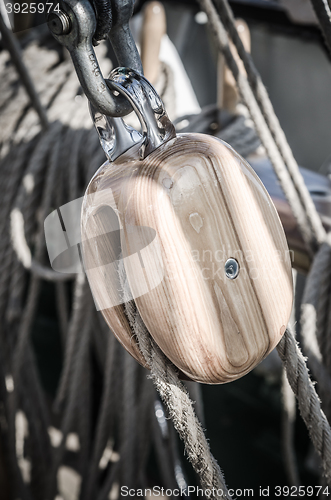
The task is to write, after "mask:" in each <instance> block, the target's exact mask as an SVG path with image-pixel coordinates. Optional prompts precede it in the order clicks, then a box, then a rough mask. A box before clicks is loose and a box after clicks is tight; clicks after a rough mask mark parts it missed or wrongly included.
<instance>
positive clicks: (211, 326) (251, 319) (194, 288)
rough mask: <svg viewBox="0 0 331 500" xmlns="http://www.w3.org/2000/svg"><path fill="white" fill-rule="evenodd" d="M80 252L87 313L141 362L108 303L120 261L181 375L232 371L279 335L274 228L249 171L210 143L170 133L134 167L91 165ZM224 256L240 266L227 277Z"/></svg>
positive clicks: (282, 256) (219, 379) (286, 273)
mask: <svg viewBox="0 0 331 500" xmlns="http://www.w3.org/2000/svg"><path fill="white" fill-rule="evenodd" d="M115 233H116V237H115ZM110 235H112V236H110ZM82 248H83V255H84V262H85V267H86V271H87V275H88V278H89V282H90V285H91V288H92V292H93V295H94V298H95V300H96V303H97V306H98V307H99V308H100V309H101V310H102V313H103V315H104V317H105V319H106V321H107V323H108V324H109V326H110V328H111V329H112V330H113V331H114V333H115V335H116V336H117V338H118V339H119V340H120V341H121V342H122V344H123V345H124V347H125V348H126V349H127V350H128V351H129V352H130V353H131V354H132V355H133V356H134V357H135V358H136V359H137V360H138V361H140V362H141V363H142V364H143V360H142V357H141V355H140V353H139V349H138V346H137V342H136V339H135V337H134V336H133V334H132V331H131V328H130V325H129V324H128V321H127V319H126V316H125V314H124V306H123V304H121V303H116V302H120V297H121V291H120V286H119V280H118V271H117V270H116V269H117V268H116V265H117V266H118V262H119V259H121V258H122V259H123V262H124V266H125V271H126V275H127V279H128V282H129V285H130V289H131V293H132V295H133V297H134V300H135V303H136V306H137V308H138V310H139V312H140V315H141V317H142V319H143V321H144V323H145V325H146V326H147V328H148V330H149V332H150V334H151V335H152V337H153V338H154V339H155V341H156V342H157V344H158V345H159V346H160V348H161V349H162V351H163V352H164V353H165V354H166V356H167V357H168V358H169V359H170V360H171V361H172V362H173V363H174V364H175V365H176V366H177V367H178V368H179V369H180V370H181V371H182V372H183V373H184V374H185V375H187V376H188V377H190V378H191V379H193V380H196V381H199V382H204V383H224V382H229V381H231V380H234V379H236V378H238V377H241V376H243V375H244V374H246V373H248V372H249V371H250V370H251V369H252V368H253V367H254V366H256V365H257V364H258V363H259V362H260V361H261V360H262V359H263V358H264V357H265V356H266V355H267V354H268V353H269V352H270V351H271V350H272V349H273V348H274V347H275V346H276V345H277V343H278V342H279V340H280V339H281V336H282V335H283V333H284V331H285V328H286V325H287V322H288V319H289V316H290V312H291V308H292V275H291V262H290V258H289V252H288V247H287V243H286V238H285V234H284V231H283V228H282V225H281V222H280V220H279V217H278V214H277V211H276V209H275V207H274V205H273V203H272V201H271V199H270V197H269V195H268V193H267V191H266V189H265V188H264V186H263V185H262V183H261V181H260V180H259V178H258V177H257V175H256V174H255V173H254V171H253V170H252V169H251V167H249V165H248V164H247V163H246V162H245V161H244V160H243V159H242V158H241V157H239V155H237V154H236V153H235V152H234V151H233V150H232V148H230V147H229V146H228V145H226V144H225V143H223V142H222V141H220V140H218V139H216V138H213V137H210V136H206V135H201V134H182V135H178V136H177V137H176V138H175V139H172V140H171V141H169V142H167V143H165V144H163V145H162V146H161V147H159V148H158V149H157V150H155V151H154V152H153V153H151V154H150V155H149V156H148V157H147V158H146V159H145V160H144V161H139V160H137V152H136V151H135V150H134V149H132V150H130V152H129V153H127V154H124V155H122V156H121V157H120V158H118V160H116V161H115V162H114V163H113V164H109V163H106V164H105V165H104V166H103V167H101V168H100V169H99V171H98V172H97V174H96V175H95V176H94V178H93V179H92V181H91V183H90V185H89V187H88V189H87V192H86V196H85V201H84V204H83V211H82ZM228 258H235V259H236V260H237V261H238V263H239V266H240V272H239V275H238V277H237V278H236V279H234V280H231V279H229V278H227V277H226V275H225V271H224V265H225V262H226V260H227V259H228ZM108 268H109V271H108ZM113 304H114V305H113ZM111 305H113V307H111Z"/></svg>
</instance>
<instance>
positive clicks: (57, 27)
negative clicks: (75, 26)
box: [47, 10, 71, 35]
mask: <svg viewBox="0 0 331 500" xmlns="http://www.w3.org/2000/svg"><path fill="white" fill-rule="evenodd" d="M47 25H48V27H49V29H50V30H51V32H52V33H53V34H54V35H67V34H68V33H70V31H71V21H70V17H69V16H68V14H66V13H65V12H63V10H59V11H58V12H55V11H53V12H50V13H49V15H48V17H47Z"/></svg>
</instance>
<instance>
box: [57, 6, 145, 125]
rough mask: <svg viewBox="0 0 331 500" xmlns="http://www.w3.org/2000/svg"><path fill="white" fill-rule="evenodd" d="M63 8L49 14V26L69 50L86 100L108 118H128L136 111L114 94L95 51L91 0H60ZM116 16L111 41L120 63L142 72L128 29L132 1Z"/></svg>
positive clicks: (93, 14)
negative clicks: (126, 116) (102, 71)
mask: <svg viewBox="0 0 331 500" xmlns="http://www.w3.org/2000/svg"><path fill="white" fill-rule="evenodd" d="M59 5H60V9H59V10H57V11H52V12H51V13H50V14H49V16H48V20H47V21H48V26H49V29H50V30H51V32H52V34H53V36H54V38H55V39H56V40H57V41H58V42H59V43H61V44H62V45H64V46H65V47H66V48H67V49H68V50H69V52H70V55H71V58H72V61H73V64H74V66H75V69H76V73H77V76H78V78H79V81H80V84H81V86H82V88H83V90H84V92H85V94H86V97H87V98H88V100H89V101H90V102H91V104H92V105H93V107H94V108H95V109H97V110H98V111H99V112H100V113H102V114H104V115H107V116H114V117H115V116H125V115H127V114H128V113H130V112H131V111H132V107H131V105H130V103H129V101H128V100H127V99H125V98H124V97H123V96H121V95H118V96H115V95H114V94H113V93H112V91H111V89H110V88H109V87H110V86H108V85H107V83H106V81H105V79H104V77H103V76H102V73H101V70H100V67H99V63H98V60H97V58H96V55H95V52H94V48H93V42H92V38H93V35H94V33H95V29H96V18H95V13H94V10H93V7H92V5H91V4H90V2H89V0H79V1H78V0H60V2H59ZM117 10H118V11H119V9H117ZM115 14H117V18H116V17H115V24H114V31H113V32H112V33H111V34H110V39H111V43H112V45H113V48H114V51H115V54H116V57H117V58H118V61H119V64H121V65H126V66H129V67H132V68H133V69H135V70H136V71H138V72H141V73H142V65H141V60H140V57H139V54H138V51H137V47H136V45H135V43H134V40H133V38H132V34H131V32H130V29H129V26H128V22H129V19H130V17H131V15H132V0H125V2H124V9H123V11H122V10H121V11H119V12H116V11H115Z"/></svg>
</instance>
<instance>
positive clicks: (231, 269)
mask: <svg viewBox="0 0 331 500" xmlns="http://www.w3.org/2000/svg"><path fill="white" fill-rule="evenodd" d="M224 270H225V275H226V277H227V278H229V279H230V280H234V279H235V278H236V277H237V276H238V274H239V263H238V261H237V260H236V259H233V258H232V257H231V258H230V259H228V260H227V261H226V263H225V266H224Z"/></svg>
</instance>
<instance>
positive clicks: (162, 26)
mask: <svg viewBox="0 0 331 500" xmlns="http://www.w3.org/2000/svg"><path fill="white" fill-rule="evenodd" d="M166 32H167V21H166V14H165V10H164V7H163V4H162V3H161V2H148V3H147V4H146V5H145V6H144V11H143V25H142V30H141V41H140V46H141V62H142V65H143V68H144V74H145V77H146V78H147V80H149V81H150V82H151V83H152V84H154V83H155V82H156V80H157V78H158V76H159V72H160V60H159V54H160V47H161V41H162V37H163V35H165V34H166Z"/></svg>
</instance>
